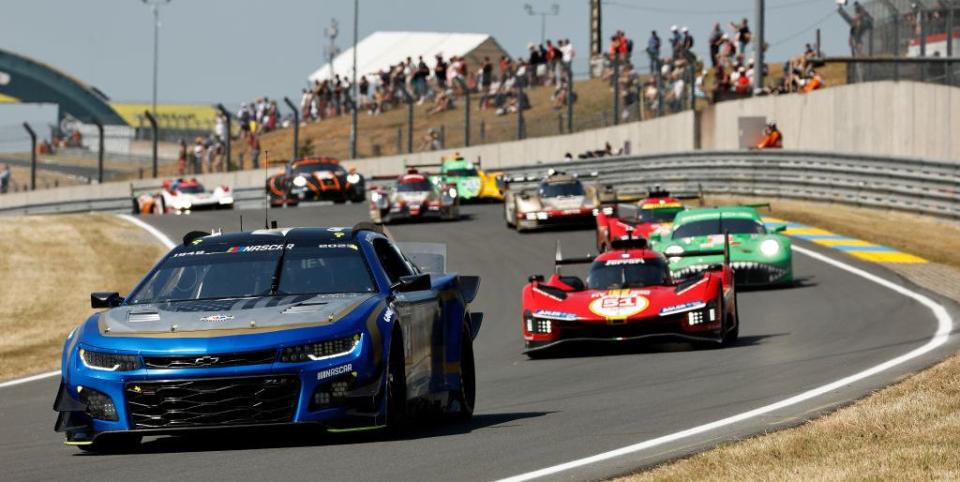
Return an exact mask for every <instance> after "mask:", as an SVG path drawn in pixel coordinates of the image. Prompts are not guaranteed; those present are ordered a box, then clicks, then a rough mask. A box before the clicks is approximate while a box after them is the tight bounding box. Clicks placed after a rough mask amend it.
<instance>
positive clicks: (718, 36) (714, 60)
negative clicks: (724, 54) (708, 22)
mask: <svg viewBox="0 0 960 482" xmlns="http://www.w3.org/2000/svg"><path fill="white" fill-rule="evenodd" d="M722 42H723V29H721V28H720V23H719V22H717V23H714V24H713V31H711V32H710V65H711V66H712V67H713V68H717V65H718V64H719V63H720V46H721V45H722Z"/></svg>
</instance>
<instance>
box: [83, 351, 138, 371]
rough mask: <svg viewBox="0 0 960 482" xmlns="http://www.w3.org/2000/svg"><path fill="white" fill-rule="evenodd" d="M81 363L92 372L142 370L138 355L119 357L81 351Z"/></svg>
mask: <svg viewBox="0 0 960 482" xmlns="http://www.w3.org/2000/svg"><path fill="white" fill-rule="evenodd" d="M80 361H82V362H83V366H85V367H87V368H90V369H92V370H103V371H105V372H116V371H120V372H126V371H131V370H136V369H138V368H140V357H139V356H137V355H119V354H116V353H103V352H98V351H87V350H85V349H83V348H81V349H80Z"/></svg>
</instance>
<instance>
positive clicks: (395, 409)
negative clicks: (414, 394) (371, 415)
mask: <svg viewBox="0 0 960 482" xmlns="http://www.w3.org/2000/svg"><path fill="white" fill-rule="evenodd" d="M405 358H406V357H405V355H404V352H403V331H401V330H400V329H399V328H396V329H394V331H393V336H392V337H391V340H390V354H389V357H388V359H387V383H386V391H385V394H386V398H387V399H386V402H385V405H386V411H387V417H386V421H387V423H386V425H387V431H388V432H390V433H392V434H399V433H401V432H403V431H404V430H405V429H406V428H407V427H408V425H409V422H410V417H409V410H408V409H409V407H408V406H407V376H406V371H405V368H404V363H405V361H404V360H405Z"/></svg>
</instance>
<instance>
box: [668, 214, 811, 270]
mask: <svg viewBox="0 0 960 482" xmlns="http://www.w3.org/2000/svg"><path fill="white" fill-rule="evenodd" d="M785 228H786V226H779V227H776V228H774V229H773V230H771V231H768V230H767V228H766V227H765V226H764V223H763V220H762V219H761V218H760V214H758V213H757V210H756V209H754V208H753V207H749V206H721V207H715V208H697V209H688V210H686V211H683V212H680V213H679V214H677V217H676V218H674V220H673V226H672V227H671V229H670V231H669V233H664V234H660V233H655V234H652V235H651V237H650V241H651V245H652V247H653V249H654V250H656V251H659V252H661V253H663V255H664V256H666V257H667V259H669V260H670V272H671V274H672V275H673V276H674V277H676V278H687V277H689V276H692V275H695V274H697V273H699V272H701V271H703V270H705V269H706V268H707V267H708V266H710V265H712V264H718V263H722V262H723V259H722V258H723V256H720V255H708V256H685V257H679V256H678V257H671V256H670V255H671V254H680V253H689V252H691V251H699V250H704V251H706V250H716V249H722V248H723V244H724V243H723V234H724V233H728V234H729V235H730V265H731V266H732V267H733V269H734V276H735V280H736V284H737V285H738V286H767V285H786V284H790V283H792V282H793V254H792V251H791V248H790V238H788V237H786V236H784V235H782V234H779V233H780V232H782V231H783V230H784V229H785Z"/></svg>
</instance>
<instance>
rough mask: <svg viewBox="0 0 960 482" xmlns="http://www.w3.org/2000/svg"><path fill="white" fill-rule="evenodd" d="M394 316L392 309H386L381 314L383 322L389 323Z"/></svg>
mask: <svg viewBox="0 0 960 482" xmlns="http://www.w3.org/2000/svg"><path fill="white" fill-rule="evenodd" d="M394 315H395V313H394V311H393V308H387V311H386V312H385V313H384V314H383V321H385V322H387V323H390V322H391V321H393V317H394Z"/></svg>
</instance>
